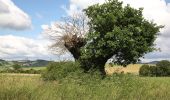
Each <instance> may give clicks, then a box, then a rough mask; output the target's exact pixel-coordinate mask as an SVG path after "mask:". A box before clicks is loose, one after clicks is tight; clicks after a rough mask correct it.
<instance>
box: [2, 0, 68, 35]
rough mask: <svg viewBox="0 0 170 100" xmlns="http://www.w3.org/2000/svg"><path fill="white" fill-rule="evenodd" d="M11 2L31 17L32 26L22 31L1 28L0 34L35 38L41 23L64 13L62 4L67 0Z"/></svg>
mask: <svg viewBox="0 0 170 100" xmlns="http://www.w3.org/2000/svg"><path fill="white" fill-rule="evenodd" d="M13 2H14V3H15V5H16V6H18V7H19V8H20V9H22V10H23V11H24V12H26V13H27V14H28V15H29V16H30V17H31V21H32V27H33V28H32V29H31V30H30V29H27V30H24V31H15V30H9V29H1V30H0V35H6V34H13V35H18V36H24V37H30V38H37V35H39V34H40V33H41V32H42V29H41V25H42V24H50V23H51V22H52V21H55V20H59V19H60V17H61V16H64V15H66V12H65V11H64V9H63V8H62V6H67V5H68V4H69V1H68V0H13Z"/></svg>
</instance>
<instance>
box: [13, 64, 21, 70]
mask: <svg viewBox="0 0 170 100" xmlns="http://www.w3.org/2000/svg"><path fill="white" fill-rule="evenodd" d="M12 67H13V69H14V70H20V69H21V65H19V64H14V65H13V66H12Z"/></svg>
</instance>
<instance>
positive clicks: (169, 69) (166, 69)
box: [156, 60, 170, 76]
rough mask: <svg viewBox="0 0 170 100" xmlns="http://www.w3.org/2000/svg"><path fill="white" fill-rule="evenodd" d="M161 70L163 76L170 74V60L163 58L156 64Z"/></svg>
mask: <svg viewBox="0 0 170 100" xmlns="http://www.w3.org/2000/svg"><path fill="white" fill-rule="evenodd" d="M156 66H157V67H158V68H159V70H160V71H161V72H162V73H161V76H170V62H169V61H167V60H162V61H160V62H159V63H157V64H156Z"/></svg>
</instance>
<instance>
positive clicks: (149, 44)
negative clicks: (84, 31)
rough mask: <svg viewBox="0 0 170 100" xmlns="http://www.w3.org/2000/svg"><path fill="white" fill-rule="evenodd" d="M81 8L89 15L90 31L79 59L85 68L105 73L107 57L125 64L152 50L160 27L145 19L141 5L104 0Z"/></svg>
mask: <svg viewBox="0 0 170 100" xmlns="http://www.w3.org/2000/svg"><path fill="white" fill-rule="evenodd" d="M84 11H85V14H86V15H87V16H88V18H89V23H88V24H89V33H88V36H87V44H86V45H85V46H84V47H83V48H82V50H81V52H82V56H81V59H80V62H81V64H82V66H83V68H84V69H85V70H86V71H89V70H90V69H94V70H96V69H99V70H100V71H101V73H102V74H105V70H104V65H105V63H106V62H107V60H108V59H110V58H112V59H113V63H115V64H119V65H123V66H126V65H128V64H130V63H136V62H138V61H139V60H140V57H143V56H144V55H145V54H147V53H149V52H152V51H153V50H155V48H154V41H155V39H156V37H157V35H158V32H159V30H160V28H161V27H162V26H158V25H157V24H155V23H154V22H152V21H148V20H146V19H145V18H144V17H143V14H142V11H143V9H142V8H139V9H134V8H132V7H130V5H126V6H123V5H122V2H119V1H118V0H107V1H106V2H105V3H104V4H95V5H92V6H89V7H88V8H87V9H84Z"/></svg>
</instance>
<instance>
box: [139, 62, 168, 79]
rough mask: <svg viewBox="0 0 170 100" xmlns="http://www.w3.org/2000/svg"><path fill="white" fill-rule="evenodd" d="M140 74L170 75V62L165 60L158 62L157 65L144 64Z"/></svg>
mask: <svg viewBox="0 0 170 100" xmlns="http://www.w3.org/2000/svg"><path fill="white" fill-rule="evenodd" d="M139 74H140V75H141V76H170V62H169V61H166V60H163V61H160V62H158V63H157V64H156V66H149V65H143V66H142V67H141V68H140V70H139Z"/></svg>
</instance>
